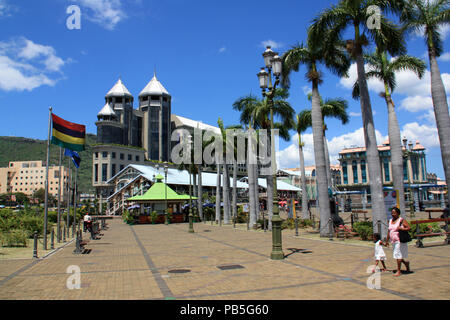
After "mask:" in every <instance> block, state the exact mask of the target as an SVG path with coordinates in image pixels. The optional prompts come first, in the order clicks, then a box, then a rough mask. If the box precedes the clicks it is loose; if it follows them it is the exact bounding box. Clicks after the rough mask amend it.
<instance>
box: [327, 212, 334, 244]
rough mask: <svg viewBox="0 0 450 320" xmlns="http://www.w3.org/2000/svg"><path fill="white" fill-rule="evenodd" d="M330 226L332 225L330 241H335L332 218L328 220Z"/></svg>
mask: <svg viewBox="0 0 450 320" xmlns="http://www.w3.org/2000/svg"><path fill="white" fill-rule="evenodd" d="M328 224H329V225H330V239H329V240H330V241H332V240H333V220H331V218H330V219H329V220H328Z"/></svg>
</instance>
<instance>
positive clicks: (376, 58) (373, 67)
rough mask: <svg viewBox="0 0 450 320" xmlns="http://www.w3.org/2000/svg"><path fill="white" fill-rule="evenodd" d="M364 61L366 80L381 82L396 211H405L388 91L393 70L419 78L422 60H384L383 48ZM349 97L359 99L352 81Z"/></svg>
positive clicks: (397, 140)
mask: <svg viewBox="0 0 450 320" xmlns="http://www.w3.org/2000/svg"><path fill="white" fill-rule="evenodd" d="M365 60H366V62H367V64H368V65H369V68H370V71H368V72H367V73H366V77H367V79H370V78H377V79H379V80H381V81H382V82H383V85H384V92H381V93H380V96H381V97H383V98H384V99H385V101H386V105H387V108H388V133H389V145H390V150H391V162H392V176H393V179H394V189H395V190H397V192H398V197H399V200H400V201H399V202H400V211H401V212H402V214H403V215H404V212H405V190H404V181H403V151H402V142H401V137H400V127H399V124H398V120H397V115H396V113H395V104H394V101H393V100H392V93H393V92H394V90H395V87H396V81H395V72H397V71H401V70H410V71H412V72H414V73H415V74H416V75H417V76H418V77H419V78H422V77H423V75H424V72H425V68H426V66H425V62H423V61H422V60H421V59H419V58H416V57H411V56H408V55H401V56H398V57H396V58H395V59H392V60H391V61H389V60H388V58H387V54H386V52H385V51H383V49H382V48H381V47H380V49H377V50H376V51H375V52H374V53H373V54H371V55H366V56H365ZM353 97H354V98H356V99H358V98H359V86H358V83H357V82H356V83H355V85H354V87H353Z"/></svg>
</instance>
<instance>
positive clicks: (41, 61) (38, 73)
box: [0, 37, 69, 91]
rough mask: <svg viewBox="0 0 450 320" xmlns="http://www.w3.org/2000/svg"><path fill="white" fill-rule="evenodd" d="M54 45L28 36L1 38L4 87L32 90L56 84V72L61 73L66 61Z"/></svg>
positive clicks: (0, 85) (0, 65)
mask: <svg viewBox="0 0 450 320" xmlns="http://www.w3.org/2000/svg"><path fill="white" fill-rule="evenodd" d="M68 61H69V60H67V61H64V60H63V59H61V58H60V57H58V56H57V55H56V51H55V49H54V48H52V47H51V46H45V45H41V44H36V43H34V42H33V41H31V40H28V39H26V38H23V37H22V38H18V39H14V40H11V41H10V42H0V89H1V90H4V91H13V90H16V91H23V90H28V91H31V90H33V89H35V88H37V87H40V86H43V85H48V86H54V85H55V84H56V82H57V81H58V80H57V79H54V78H53V76H51V74H52V73H55V72H58V73H61V69H62V67H63V66H64V65H65V64H66V62H68Z"/></svg>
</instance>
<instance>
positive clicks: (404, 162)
mask: <svg viewBox="0 0 450 320" xmlns="http://www.w3.org/2000/svg"><path fill="white" fill-rule="evenodd" d="M403 180H404V181H408V163H407V161H406V160H405V159H403Z"/></svg>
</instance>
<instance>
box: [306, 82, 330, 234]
mask: <svg viewBox="0 0 450 320" xmlns="http://www.w3.org/2000/svg"><path fill="white" fill-rule="evenodd" d="M322 119H323V118H322V111H321V109H320V96H319V85H318V81H317V80H313V85H312V108H311V122H312V129H313V140H314V159H315V164H316V184H317V189H318V195H317V199H318V202H319V213H320V226H321V228H320V236H321V237H328V236H330V230H331V227H330V225H329V219H330V217H331V213H330V200H329V198H328V188H327V185H328V183H327V172H326V171H327V169H326V160H325V151H324V150H325V149H324V145H323V141H324V140H323V120H322Z"/></svg>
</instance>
